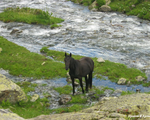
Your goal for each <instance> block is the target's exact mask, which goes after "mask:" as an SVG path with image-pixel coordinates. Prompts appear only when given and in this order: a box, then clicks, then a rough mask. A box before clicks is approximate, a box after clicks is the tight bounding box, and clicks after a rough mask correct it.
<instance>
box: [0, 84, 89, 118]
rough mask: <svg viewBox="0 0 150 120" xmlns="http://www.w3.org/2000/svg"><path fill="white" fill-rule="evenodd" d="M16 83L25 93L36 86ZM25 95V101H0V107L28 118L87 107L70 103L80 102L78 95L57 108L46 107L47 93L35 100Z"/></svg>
mask: <svg viewBox="0 0 150 120" xmlns="http://www.w3.org/2000/svg"><path fill="white" fill-rule="evenodd" d="M17 84H18V85H19V86H20V87H21V88H22V89H23V90H24V92H25V93H26V94H27V93H28V92H30V91H29V90H28V89H29V88H35V87H37V84H31V83H30V82H18V83H17ZM62 89H63V88H62ZM68 90H69V89H68ZM69 91H70V90H69ZM43 94H44V93H43ZM46 96H47V97H46ZM27 97H28V102H27V103H25V102H23V101H20V102H18V103H16V104H11V103H10V102H9V101H2V103H0V108H2V109H6V108H9V109H10V110H11V111H12V112H14V113H16V114H18V115H19V116H21V117H23V118H26V119H28V118H33V117H36V116H39V115H49V114H52V113H65V112H76V111H79V110H82V109H84V108H87V107H88V106H87V105H83V104H72V103H80V101H81V100H82V99H80V96H77V97H74V98H73V101H72V102H71V103H70V104H72V105H70V106H65V107H61V108H57V109H49V108H48V107H49V106H50V103H49V100H48V99H47V98H48V97H51V96H50V95H49V94H47V93H45V98H42V99H41V98H39V99H38V100H37V101H35V102H31V101H30V99H31V97H30V96H28V95H27ZM84 101H85V100H83V101H81V102H84ZM84 103H85V102H84Z"/></svg>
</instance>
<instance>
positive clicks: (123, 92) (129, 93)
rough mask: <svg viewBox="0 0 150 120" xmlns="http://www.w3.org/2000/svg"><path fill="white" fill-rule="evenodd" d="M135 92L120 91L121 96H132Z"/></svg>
mask: <svg viewBox="0 0 150 120" xmlns="http://www.w3.org/2000/svg"><path fill="white" fill-rule="evenodd" d="M134 93H135V92H132V91H122V93H121V95H131V94H134Z"/></svg>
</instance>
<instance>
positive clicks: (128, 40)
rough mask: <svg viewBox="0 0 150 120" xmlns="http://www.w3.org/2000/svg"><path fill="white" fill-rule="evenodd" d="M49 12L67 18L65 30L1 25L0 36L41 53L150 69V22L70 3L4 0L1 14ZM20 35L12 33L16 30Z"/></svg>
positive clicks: (1, 3)
mask: <svg viewBox="0 0 150 120" xmlns="http://www.w3.org/2000/svg"><path fill="white" fill-rule="evenodd" d="M17 6H19V7H31V8H38V9H42V10H45V11H46V10H47V11H49V13H51V12H52V13H53V16H56V17H60V18H63V19H64V20H65V21H64V22H62V23H61V25H62V27H60V28H56V29H50V26H42V25H29V24H24V23H3V22H0V36H4V37H5V38H6V39H8V40H9V41H12V42H14V43H17V44H18V45H21V46H24V47H26V48H27V49H29V50H30V51H32V52H39V51H40V49H41V48H42V47H43V46H49V49H54V50H59V51H66V52H72V53H73V54H78V55H84V56H89V57H103V58H104V59H108V60H110V61H113V62H120V63H124V64H126V65H128V66H130V67H136V68H139V69H141V70H146V73H147V74H148V75H149V68H150V21H146V20H142V19H139V18H137V17H135V16H127V15H124V14H119V13H114V12H109V13H105V12H92V11H89V9H88V7H84V6H81V5H77V4H74V3H72V2H70V1H66V0H1V1H0V12H2V11H3V9H4V8H7V7H17ZM16 29H17V30H18V31H21V32H20V33H14V34H10V33H11V32H12V31H13V30H16Z"/></svg>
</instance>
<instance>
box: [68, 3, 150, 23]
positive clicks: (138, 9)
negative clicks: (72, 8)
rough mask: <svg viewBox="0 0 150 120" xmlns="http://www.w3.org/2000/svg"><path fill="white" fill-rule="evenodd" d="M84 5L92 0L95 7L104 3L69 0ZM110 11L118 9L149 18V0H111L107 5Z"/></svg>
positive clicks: (88, 4)
mask: <svg viewBox="0 0 150 120" xmlns="http://www.w3.org/2000/svg"><path fill="white" fill-rule="evenodd" d="M70 1H72V2H75V3H79V4H82V5H85V6H90V5H91V4H92V3H93V2H94V1H96V2H97V6H96V8H97V9H99V7H101V6H102V5H104V4H105V0H70ZM109 6H110V7H111V9H112V11H118V12H122V13H125V14H127V15H135V16H138V17H139V18H142V19H145V20H150V1H149V0H111V3H110V5H109Z"/></svg>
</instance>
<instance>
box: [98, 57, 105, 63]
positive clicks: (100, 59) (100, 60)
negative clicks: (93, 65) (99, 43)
mask: <svg viewBox="0 0 150 120" xmlns="http://www.w3.org/2000/svg"><path fill="white" fill-rule="evenodd" d="M97 62H105V60H104V59H103V58H101V57H100V58H98V59H97Z"/></svg>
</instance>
